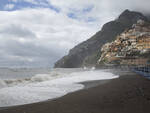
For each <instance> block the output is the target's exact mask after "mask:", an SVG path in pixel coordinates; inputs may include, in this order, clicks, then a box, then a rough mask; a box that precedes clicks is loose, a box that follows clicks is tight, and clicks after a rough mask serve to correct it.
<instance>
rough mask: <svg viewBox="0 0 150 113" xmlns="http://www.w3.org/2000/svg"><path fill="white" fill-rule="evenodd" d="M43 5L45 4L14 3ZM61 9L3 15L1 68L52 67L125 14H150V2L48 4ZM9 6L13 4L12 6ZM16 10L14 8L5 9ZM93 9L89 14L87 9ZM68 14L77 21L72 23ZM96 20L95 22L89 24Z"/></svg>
mask: <svg viewBox="0 0 150 113" xmlns="http://www.w3.org/2000/svg"><path fill="white" fill-rule="evenodd" d="M12 1H13V2H14V3H17V2H20V1H26V2H29V3H32V4H40V5H42V4H44V5H45V3H46V2H45V1H46V0H12ZM47 1H48V2H49V4H50V5H52V6H53V7H56V8H58V9H60V12H59V13H57V12H55V11H54V10H52V9H46V8H45V9H44V8H35V9H29V8H28V9H27V8H24V7H23V8H24V9H22V10H17V11H11V12H7V11H0V15H1V18H0V54H1V56H0V64H1V65H11V64H12V65H19V64H24V65H36V66H37V65H42V66H46V65H51V66H52V65H53V63H54V62H55V61H56V60H58V59H59V58H61V57H62V56H63V55H65V54H67V52H68V50H69V49H70V48H72V47H73V46H75V45H76V44H78V43H80V42H82V41H84V40H86V39H88V38H90V37H91V36H92V35H93V34H95V33H96V32H97V31H99V30H100V29H101V26H102V25H103V24H104V23H106V22H108V21H110V20H113V19H115V18H116V17H117V16H118V15H119V14H120V13H121V12H122V11H123V10H125V9H130V10H137V11H143V12H149V10H150V8H149V4H150V1H149V0H132V1H131V0H47ZM9 5H10V4H9ZM5 7H7V8H10V9H11V8H13V7H14V6H7V5H6V6H5ZM89 7H92V9H90V10H89V11H87V12H84V11H83V10H84V9H87V8H89ZM68 13H72V14H74V15H75V16H76V17H77V18H76V19H71V18H69V17H68V16H67V14H68ZM88 19H91V20H92V19H93V21H88Z"/></svg>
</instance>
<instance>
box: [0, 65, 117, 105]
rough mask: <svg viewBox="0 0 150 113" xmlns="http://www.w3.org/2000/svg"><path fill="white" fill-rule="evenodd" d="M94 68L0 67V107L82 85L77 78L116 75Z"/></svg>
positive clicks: (54, 94)
mask: <svg viewBox="0 0 150 113" xmlns="http://www.w3.org/2000/svg"><path fill="white" fill-rule="evenodd" d="M117 77H118V76H117V75H114V74H112V73H110V72H108V71H105V70H94V69H86V70H85V69H46V68H45V69H25V68H24V69H4V68H3V69H0V97H1V98H0V107H6V106H14V105H22V104H29V103H35V102H40V101H45V100H48V99H53V98H57V97H61V96H63V95H66V94H67V93H70V92H74V91H77V90H80V89H83V88H84V85H83V84H80V83H81V82H85V81H92V80H104V79H113V78H117Z"/></svg>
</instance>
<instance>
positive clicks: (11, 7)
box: [4, 4, 15, 10]
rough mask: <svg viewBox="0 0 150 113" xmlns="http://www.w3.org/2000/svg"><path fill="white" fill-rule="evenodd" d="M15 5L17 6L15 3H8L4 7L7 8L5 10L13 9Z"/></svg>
mask: <svg viewBox="0 0 150 113" xmlns="http://www.w3.org/2000/svg"><path fill="white" fill-rule="evenodd" d="M14 7H15V5H14V4H6V5H5V6H4V9H5V10H11V9H13V8H14Z"/></svg>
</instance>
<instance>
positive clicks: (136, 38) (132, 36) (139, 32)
mask: <svg viewBox="0 0 150 113" xmlns="http://www.w3.org/2000/svg"><path fill="white" fill-rule="evenodd" d="M101 51H102V55H101V57H100V59H99V62H98V63H99V64H101V63H103V64H117V65H118V64H121V65H145V64H147V65H148V64H150V57H149V56H150V23H149V22H145V21H143V20H138V21H137V23H136V24H133V26H132V28H131V29H129V30H126V31H124V32H123V33H121V34H120V35H119V36H117V38H116V40H115V41H112V42H111V43H106V44H105V45H103V47H102V48H101Z"/></svg>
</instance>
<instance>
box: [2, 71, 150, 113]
mask: <svg viewBox="0 0 150 113" xmlns="http://www.w3.org/2000/svg"><path fill="white" fill-rule="evenodd" d="M92 82H93V83H92ZM92 82H91V83H92V84H94V82H95V81H92ZM96 82H98V81H96ZM99 82H101V81H99ZM91 83H85V84H91ZM149 106H150V80H148V79H146V78H144V77H142V76H139V75H136V74H129V75H124V76H120V77H119V78H116V79H112V80H109V81H108V82H104V81H103V83H101V84H99V85H98V86H97V85H96V86H95V87H93V86H92V87H87V88H85V89H84V90H80V91H77V92H73V93H70V94H67V95H65V96H63V97H60V98H57V99H53V100H49V101H45V102H39V103H35V104H28V105H22V106H16V107H7V108H3V109H1V110H0V113H149V112H150V107H149Z"/></svg>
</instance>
